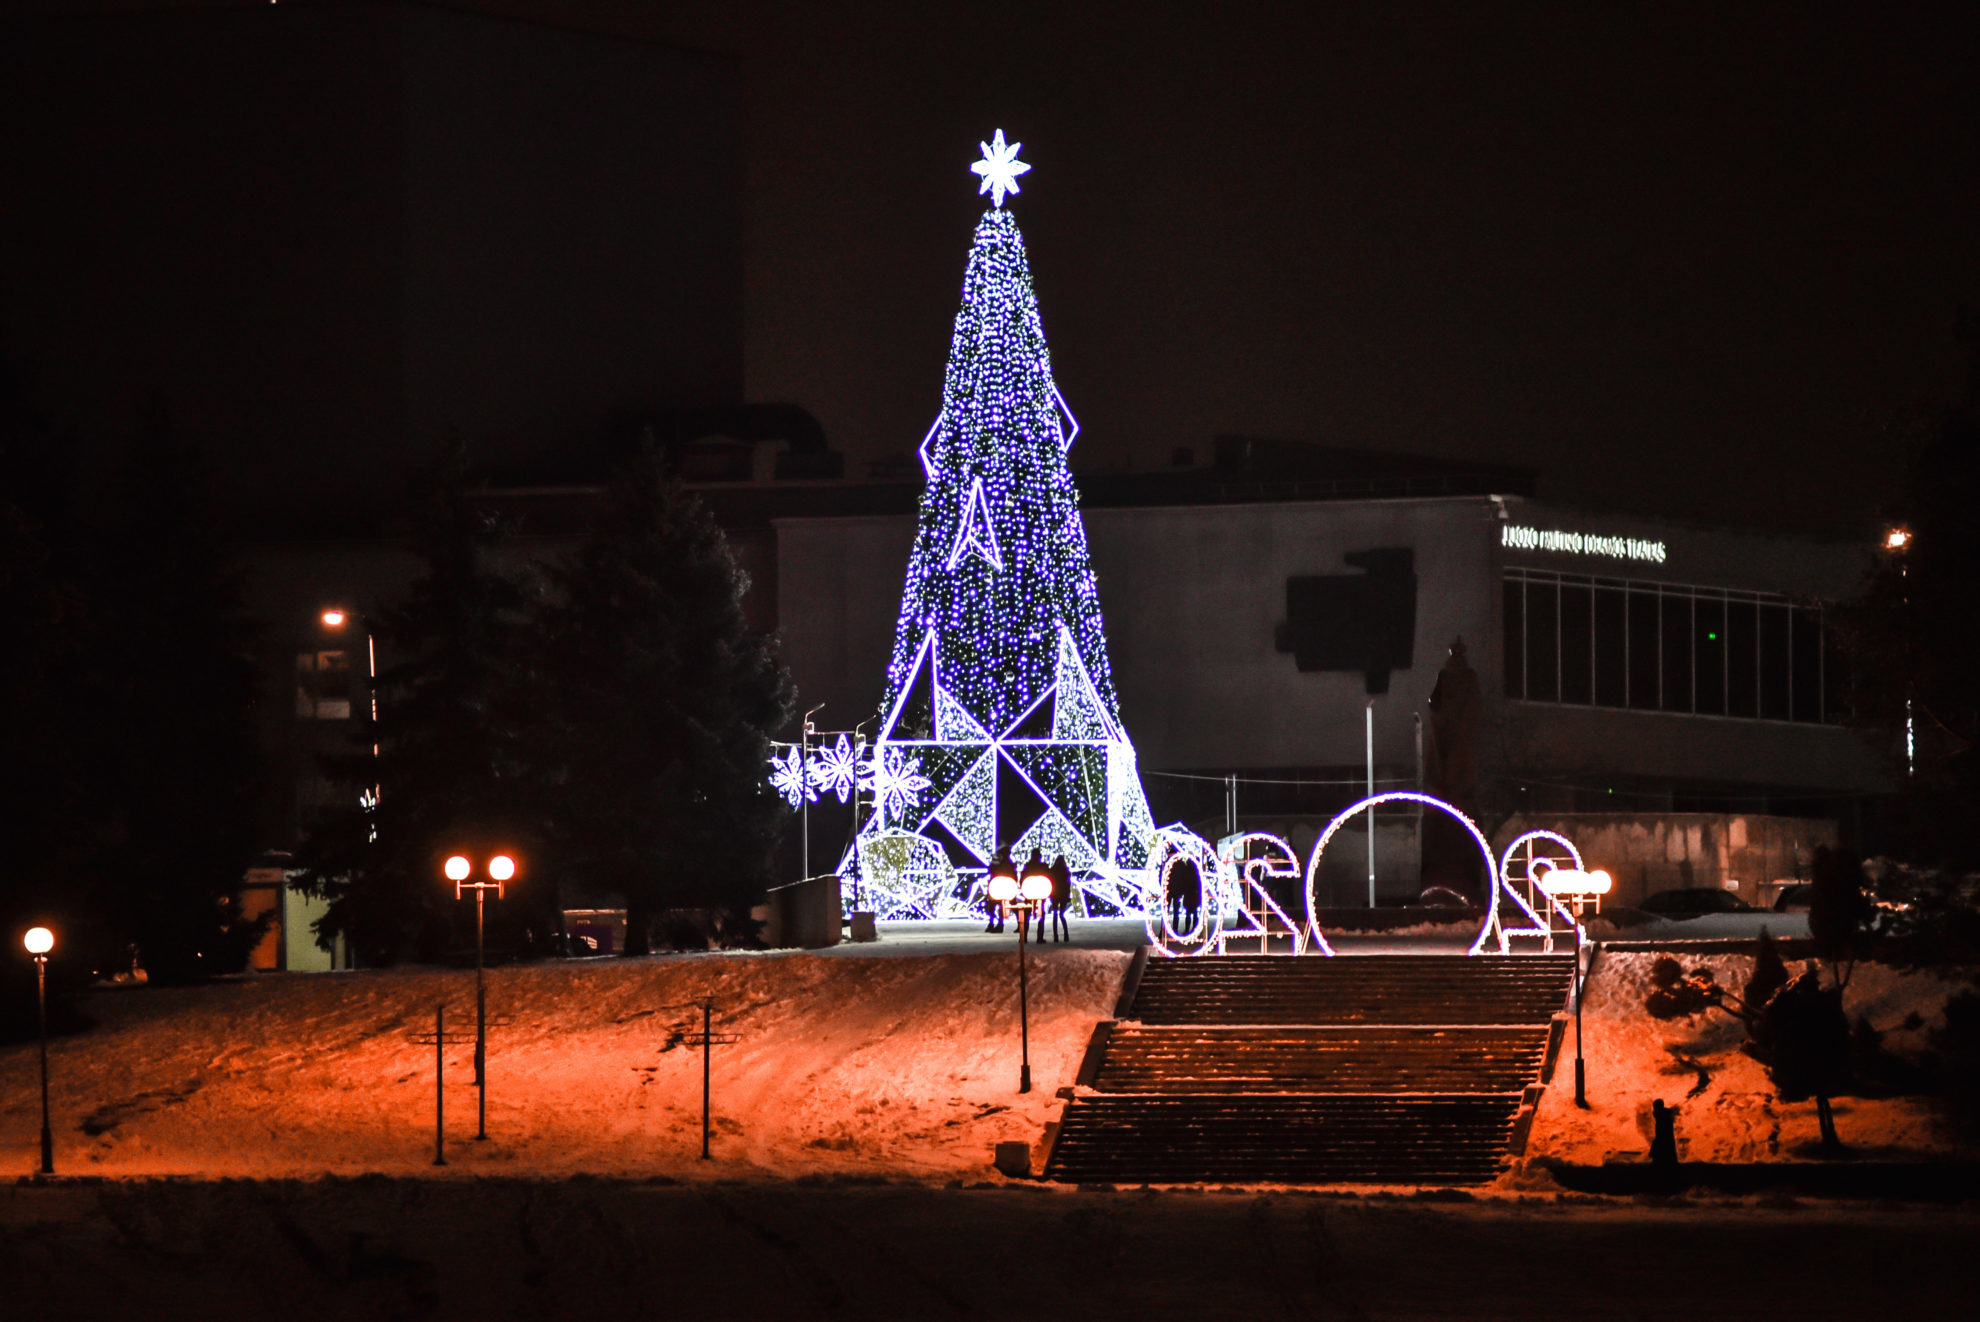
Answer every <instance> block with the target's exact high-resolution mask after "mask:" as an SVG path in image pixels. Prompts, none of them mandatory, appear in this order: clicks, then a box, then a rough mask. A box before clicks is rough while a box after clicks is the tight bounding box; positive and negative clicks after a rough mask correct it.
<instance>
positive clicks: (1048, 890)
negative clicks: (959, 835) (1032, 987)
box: [990, 865, 1052, 1092]
mask: <svg viewBox="0 0 1980 1322" xmlns="http://www.w3.org/2000/svg"><path fill="white" fill-rule="evenodd" d="M990 898H991V899H992V900H994V901H996V902H997V903H998V904H1001V905H1003V906H1004V909H1005V912H1007V913H1014V914H1017V915H1018V1044H1019V1045H1018V1051H1019V1059H1020V1060H1021V1061H1022V1064H1020V1065H1019V1067H1018V1091H1019V1092H1030V1091H1031V1011H1030V1007H1029V1004H1028V1001H1029V992H1028V989H1027V987H1026V983H1025V969H1024V929H1025V928H1026V927H1028V926H1029V925H1030V923H1029V919H1030V917H1031V915H1033V914H1039V915H1041V916H1042V915H1043V914H1044V912H1045V903H1046V901H1047V900H1050V899H1051V898H1052V874H1051V873H1050V872H1049V871H1047V870H1046V869H1045V868H1043V867H1039V866H1034V865H1027V867H1026V869H1025V874H1024V876H1023V878H1022V879H1020V878H1018V877H1017V876H1015V875H1013V874H1012V873H1008V872H1004V873H998V874H996V875H994V876H992V877H991V878H990Z"/></svg>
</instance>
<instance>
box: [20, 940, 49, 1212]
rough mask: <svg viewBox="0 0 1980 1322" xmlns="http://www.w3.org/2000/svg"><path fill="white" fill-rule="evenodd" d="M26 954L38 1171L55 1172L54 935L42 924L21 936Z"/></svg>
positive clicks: (45, 1173) (46, 1173)
mask: <svg viewBox="0 0 1980 1322" xmlns="http://www.w3.org/2000/svg"><path fill="white" fill-rule="evenodd" d="M21 944H22V945H24V946H26V947H27V952H28V954H30V955H32V956H34V984H35V1017H36V1018H37V1019H38V1020H39V1022H40V1025H41V1173H42V1174H43V1175H53V1174H54V1173H55V1137H54V1135H53V1134H52V1133H50V1132H49V1129H48V952H49V951H51V950H53V949H54V948H55V934H54V933H53V932H51V931H49V930H48V929H47V928H45V927H30V928H29V929H28V930H27V935H26V936H24V937H22V938H21Z"/></svg>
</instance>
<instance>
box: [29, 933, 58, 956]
mask: <svg viewBox="0 0 1980 1322" xmlns="http://www.w3.org/2000/svg"><path fill="white" fill-rule="evenodd" d="M21 944H22V945H24V946H26V947H27V952H28V954H30V955H45V954H47V953H48V952H49V951H51V950H53V949H54V948H55V934H54V933H53V932H51V931H49V930H48V929H47V928H45V927H30V928H29V929H28V930H27V935H26V936H24V937H22V938H21Z"/></svg>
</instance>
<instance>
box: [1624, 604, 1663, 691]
mask: <svg viewBox="0 0 1980 1322" xmlns="http://www.w3.org/2000/svg"><path fill="white" fill-rule="evenodd" d="M1627 624H1628V628H1629V705H1630V706H1632V707H1636V708H1639V709H1641V710H1643V711H1655V710H1657V692H1658V690H1657V594H1656V593H1655V592H1631V593H1630V594H1629V612H1628V616H1627Z"/></svg>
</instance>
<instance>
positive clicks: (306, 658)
mask: <svg viewBox="0 0 1980 1322" xmlns="http://www.w3.org/2000/svg"><path fill="white" fill-rule="evenodd" d="M296 719H297V720H302V721H348V720H350V719H351V668H350V660H349V658H348V657H347V656H346V655H345V654H344V653H343V652H341V651H325V652H298V653H296Z"/></svg>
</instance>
